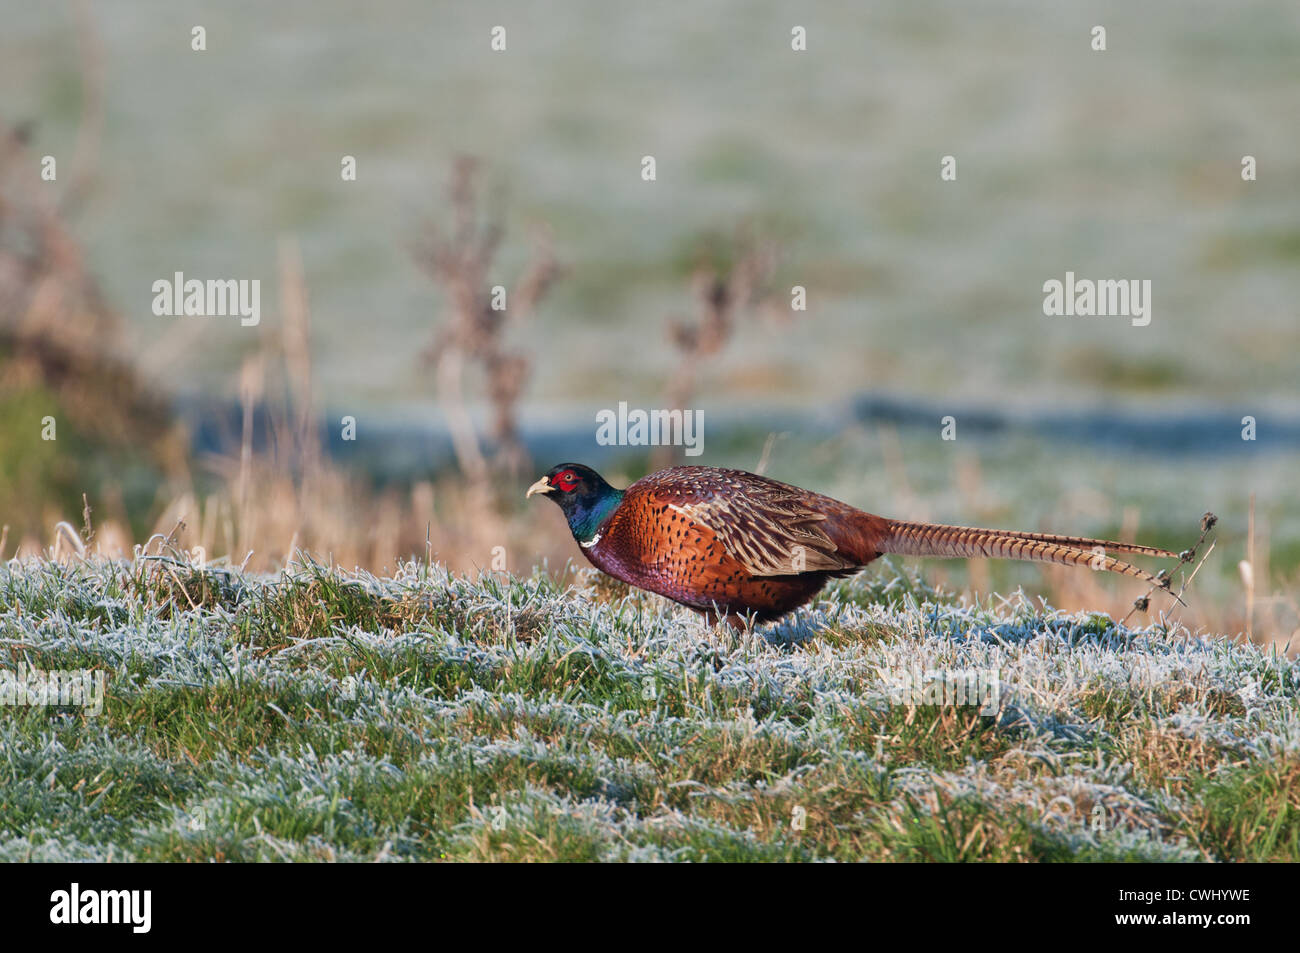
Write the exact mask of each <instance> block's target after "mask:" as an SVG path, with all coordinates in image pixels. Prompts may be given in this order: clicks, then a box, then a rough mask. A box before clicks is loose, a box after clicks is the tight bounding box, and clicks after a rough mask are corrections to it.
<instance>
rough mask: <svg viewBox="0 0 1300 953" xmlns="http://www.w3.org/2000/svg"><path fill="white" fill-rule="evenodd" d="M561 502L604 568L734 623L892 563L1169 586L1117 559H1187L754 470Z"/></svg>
mask: <svg viewBox="0 0 1300 953" xmlns="http://www.w3.org/2000/svg"><path fill="white" fill-rule="evenodd" d="M534 492H545V493H549V494H552V496H553V498H554V499H555V500H556V502H557V503H559V504H560V507H561V508H562V509H563V510H564V512H565V516H566V517H567V518H568V521H569V526H570V528H571V529H572V530H573V534H574V538H575V539H576V540H577V541H578V543H579V545H580V546H581V547H582V550H583V552H584V553H585V554H586V556H587V558H588V559H589V560H590V561H591V562H592V564H593V565H595V566H596V567H597V568H599V569H601V570H603V571H604V572H607V573H609V574H610V575H611V576H615V577H617V578H619V579H622V580H623V581H624V582H627V583H630V584H631V585H634V586H637V587H639V588H642V589H648V590H650V591H651V592H657V593H660V594H661V595H664V596H667V597H668V598H670V599H674V600H676V601H677V602H680V603H682V604H684V605H687V606H690V607H691V608H693V609H697V610H699V611H701V612H706V613H709V614H710V615H711V616H714V615H716V616H721V617H725V618H727V619H728V620H730V621H732V622H733V623H738V621H739V618H740V617H741V616H745V615H752V616H754V617H756V618H757V620H758V621H760V622H762V621H769V620H771V619H775V618H777V617H779V616H781V615H784V614H785V613H786V612H789V611H790V610H791V609H794V608H797V607H798V606H800V605H802V604H803V603H805V602H807V601H808V600H809V599H811V598H812V597H813V596H814V595H815V594H816V593H817V592H818V591H819V590H820V589H821V588H822V586H824V585H825V584H826V582H827V581H828V580H830V579H832V578H835V577H837V576H848V575H852V574H853V573H855V572H857V571H858V570H860V569H861V568H862V567H863V566H865V565H866V564H867V563H869V562H871V561H872V560H873V559H876V558H877V557H878V556H880V555H881V554H883V553H897V554H900V555H913V556H948V557H990V558H998V559H1025V560H1034V561H1038V562H1053V563H1063V564H1066V565H1076V566H1089V567H1091V568H1094V569H1099V570H1100V569H1105V570H1107V571H1110V572H1117V573H1122V574H1124V575H1129V576H1136V577H1139V578H1142V579H1145V580H1147V581H1148V582H1152V583H1157V584H1159V583H1158V582H1157V580H1156V578H1155V577H1154V576H1152V575H1150V574H1149V573H1147V572H1146V571H1145V570H1142V569H1138V568H1137V567H1135V566H1131V565H1129V564H1128V563H1123V562H1120V561H1119V560H1117V559H1114V558H1113V557H1111V556H1110V555H1108V554H1109V553H1110V552H1119V553H1132V554H1136V555H1143V556H1159V557H1172V558H1176V554H1174V553H1171V552H1169V551H1167V550H1163V549H1156V548H1154V547H1150V546H1136V545H1130V544H1126V543H1113V542H1109V541H1106V540H1097V539H1089V538H1087V537H1082V536H1056V535H1051V534H1044V533H1026V532H1015V531H1002V530H987V529H975V528H970V527H961V526H942V525H938V524H934V523H915V522H907V521H902V520H888V519H884V518H882V517H879V516H875V515H873V514H871V513H866V512H864V511H862V510H859V509H856V508H854V507H852V506H849V505H848V504H846V503H841V502H840V501H838V500H834V499H831V498H830V497H827V496H822V495H820V494H818V493H811V492H809V491H807V490H802V489H800V488H799V487H795V486H790V485H789V484H786V483H780V482H777V481H776V480H769V479H767V478H766V477H761V476H758V475H756V474H753V473H746V472H745V471H743V470H723V469H717V468H714V467H670V468H668V469H666V470H660V471H658V472H656V473H652V474H650V475H649V476H647V477H645V478H643V479H641V480H638V481H637V482H635V483H633V484H632V485H631V486H630V487H628V488H627V489H626V490H622V491H620V490H615V489H613V488H612V487H610V486H609V485H608V484H607V483H605V481H604V480H602V479H601V478H600V476H599V475H598V474H596V472H595V471H593V470H591V469H589V468H587V467H583V466H580V465H578V464H564V465H562V466H559V467H556V468H555V469H554V470H552V471H551V473H549V474H547V476H545V477H543V478H542V479H541V480H538V481H537V483H535V484H534V485H533V487H532V488H530V490H529V495H530V496H531V495H532V494H533V493H534Z"/></svg>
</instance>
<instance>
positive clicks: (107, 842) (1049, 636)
mask: <svg viewBox="0 0 1300 953" xmlns="http://www.w3.org/2000/svg"><path fill="white" fill-rule="evenodd" d="M0 665H3V666H4V667H5V668H6V669H8V670H9V671H10V672H11V673H12V672H15V671H16V670H17V669H18V667H19V666H20V665H21V666H22V667H23V670H24V671H26V672H30V671H31V670H33V669H38V670H44V671H52V670H83V669H90V670H93V671H94V672H95V673H103V678H104V681H105V691H104V696H103V699H102V710H100V711H99V712H98V713H92V711H91V710H90V709H84V708H48V707H31V706H17V705H15V706H4V707H0V859H4V860H24V859H35V860H68V859H108V858H113V859H134V860H160V861H178V860H179V861H207V860H228V861H244V860H372V859H387V860H437V859H444V858H445V859H452V860H497V859H509V860H817V859H837V860H859V859H868V860H1039V861H1055V860H1119V859H1124V860H1127V859H1139V860H1225V861H1226V860H1296V859H1300V794H1298V793H1297V792H1300V717H1298V716H1300V704H1298V698H1300V669H1298V667H1297V664H1296V663H1295V662H1294V661H1290V660H1287V659H1285V658H1276V657H1269V656H1267V655H1265V654H1263V653H1262V652H1261V651H1259V650H1258V649H1256V648H1252V647H1249V646H1244V645H1239V644H1233V643H1229V642H1228V641H1226V640H1219V639H1200V638H1193V637H1189V636H1188V635H1187V634H1186V633H1178V632H1169V631H1164V630H1161V629H1158V628H1152V629H1146V630H1133V631H1131V630H1127V629H1124V628H1122V627H1117V626H1116V625H1114V624H1113V623H1112V622H1111V621H1110V620H1109V619H1106V618H1104V617H1096V616H1064V615H1062V614H1059V613H1057V612H1054V611H1052V610H1050V609H1045V608H1041V607H1032V606H1030V605H1028V604H1026V603H1024V602H1023V600H1008V601H1005V602H1003V603H1001V604H998V605H993V606H981V607H976V608H969V607H963V606H959V605H957V604H956V603H955V602H954V601H953V600H952V599H950V598H948V597H945V596H943V595H942V594H939V593H935V592H932V591H930V590H927V589H926V588H925V587H923V586H920V585H918V584H917V583H916V582H915V581H914V580H909V579H903V578H885V577H879V578H876V579H875V580H874V581H873V580H872V579H870V578H868V579H865V580H862V581H860V582H857V583H854V584H846V585H843V586H841V587H839V588H837V589H835V590H833V591H832V592H830V593H829V594H828V595H827V596H825V597H824V598H823V599H821V600H820V601H819V602H817V603H816V604H815V606H814V607H813V608H812V609H811V610H808V611H805V612H802V613H800V614H799V615H797V616H795V617H794V618H793V619H791V620H789V621H787V622H784V623H782V624H780V625H778V626H775V627H772V628H770V629H767V630H764V631H761V632H759V633H757V634H747V635H744V636H735V635H732V634H729V633H723V632H720V631H717V630H711V629H707V628H705V627H704V626H703V624H702V623H701V622H699V621H698V620H697V619H696V618H695V617H694V616H692V615H690V614H688V613H685V612H684V611H681V610H679V609H677V608H676V607H674V606H671V605H669V604H667V603H664V602H662V601H661V600H659V599H657V598H655V597H650V596H646V595H644V594H640V593H636V592H627V591H625V590H622V589H620V588H619V587H616V586H610V585H609V584H608V583H607V582H606V581H603V580H601V579H600V578H598V577H595V576H591V575H583V574H580V575H579V576H578V577H577V582H576V584H574V585H571V586H566V585H561V584H560V583H558V582H556V581H555V580H553V579H551V578H549V577H544V576H540V575H539V576H537V577H535V578H531V579H520V578H509V577H505V576H485V577H483V578H481V579H479V580H467V579H463V578H458V577H451V576H448V575H446V574H445V573H443V572H441V571H440V570H438V569H436V568H433V569H430V568H428V567H424V566H417V565H413V564H412V565H407V566H404V567H402V568H401V569H400V571H399V572H398V573H397V575H396V576H395V577H394V578H389V579H380V578H375V577H372V576H369V575H365V574H361V575H351V574H341V573H338V572H335V571H332V570H327V569H324V568H322V567H318V566H314V565H306V566H299V567H295V568H294V569H293V570H292V571H290V572H287V573H284V574H281V575H279V576H275V577H269V576H247V575H242V574H240V573H238V572H233V571H227V570H222V569H218V568H208V569H200V568H196V567H194V566H190V565H188V564H185V563H178V562H171V561H168V560H165V559H140V560H137V561H136V562H134V563H129V564H124V563H106V562H95V563H86V564H76V565H59V564H54V563H49V562H41V561H29V562H22V563H20V562H10V563H8V564H4V565H0ZM97 677H98V676H97ZM975 682H978V683H979V684H980V686H981V688H982V690H983V692H982V694H980V695H979V697H978V699H975V698H974V697H973V694H972V697H968V698H964V699H963V698H960V697H958V694H959V693H958V694H954V689H960V688H961V687H962V686H966V685H973V684H974V683H975ZM990 686H992V688H991V689H990ZM954 698H957V699H958V700H959V701H966V702H969V701H972V700H974V701H975V704H951V703H950V702H952V701H953V699H954Z"/></svg>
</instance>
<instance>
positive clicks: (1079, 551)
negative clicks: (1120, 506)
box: [877, 520, 1178, 587]
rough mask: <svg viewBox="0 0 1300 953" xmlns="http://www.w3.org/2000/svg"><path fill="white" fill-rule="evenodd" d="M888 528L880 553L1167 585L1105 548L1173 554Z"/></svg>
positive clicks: (980, 532) (1070, 539)
mask: <svg viewBox="0 0 1300 953" xmlns="http://www.w3.org/2000/svg"><path fill="white" fill-rule="evenodd" d="M888 527H889V532H888V535H887V536H885V537H884V538H883V539H882V540H881V541H880V542H879V543H878V544H877V545H878V548H879V550H880V552H882V553H896V554H898V555H900V556H949V557H959V558H971V557H975V558H978V557H986V558H990V559H1024V560H1028V561H1031V562H1040V563H1061V564H1062V565H1066V566H1088V567H1091V568H1094V569H1098V570H1101V569H1104V570H1106V571H1107V572H1116V573H1121V574H1122V575H1125V576H1136V577H1137V578H1138V579H1144V580H1146V581H1147V582H1149V583H1152V584H1154V585H1157V586H1161V587H1165V586H1167V583H1165V582H1164V581H1163V580H1160V579H1157V578H1156V577H1155V576H1153V575H1151V573H1149V572H1147V571H1146V570H1144V569H1139V568H1138V567H1137V566H1131V565H1129V564H1128V563H1125V562H1120V561H1119V560H1118V559H1115V558H1113V557H1112V556H1108V555H1106V552H1108V551H1113V552H1120V553H1135V554H1137V555H1142V556H1162V557H1172V558H1175V559H1176V558H1177V556H1178V554H1177V553H1171V552H1168V551H1167V550H1163V549H1156V548H1155V547H1153V546H1135V545H1130V544H1128V543H1113V542H1109V541H1107V540H1103V539H1089V538H1087V537H1085V536H1053V535H1050V534H1046V533H1021V532H1013V531H1003V530H996V529H975V528H972V527H968V526H942V525H939V524H936V523H911V522H907V521H905V520H889V521H888Z"/></svg>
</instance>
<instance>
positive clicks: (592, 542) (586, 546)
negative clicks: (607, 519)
mask: <svg viewBox="0 0 1300 953" xmlns="http://www.w3.org/2000/svg"><path fill="white" fill-rule="evenodd" d="M600 535H601V534H600V533H597V534H596V535H595V536H593V537H591V539H589V540H587V541H586V542H585V543H579V544H578V545H579V546H581V547H582V548H583V549H591V547H593V546H595V545H596V544H597V543H599V542H600Z"/></svg>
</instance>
